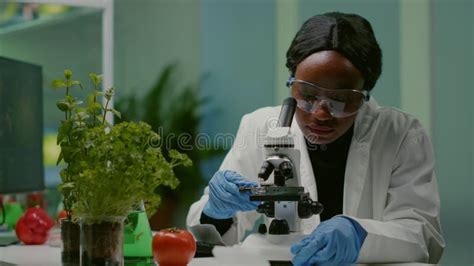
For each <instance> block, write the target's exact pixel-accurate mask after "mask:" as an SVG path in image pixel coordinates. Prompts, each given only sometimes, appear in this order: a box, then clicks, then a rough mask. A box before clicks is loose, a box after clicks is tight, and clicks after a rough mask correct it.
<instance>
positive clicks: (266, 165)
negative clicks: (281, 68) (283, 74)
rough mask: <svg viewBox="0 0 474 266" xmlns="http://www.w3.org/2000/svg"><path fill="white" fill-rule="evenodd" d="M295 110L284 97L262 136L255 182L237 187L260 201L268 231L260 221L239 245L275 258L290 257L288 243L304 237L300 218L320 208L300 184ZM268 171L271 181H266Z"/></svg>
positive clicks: (315, 212) (291, 99) (293, 102)
mask: <svg viewBox="0 0 474 266" xmlns="http://www.w3.org/2000/svg"><path fill="white" fill-rule="evenodd" d="M295 110H296V100H295V99H294V98H291V97H289V98H287V99H285V101H284V102H283V105H282V108H281V111H280V116H279V118H278V124H277V126H276V127H275V128H271V129H270V130H269V131H268V133H267V135H266V137H265V141H264V149H265V160H264V161H263V164H262V167H261V168H260V171H259V173H258V177H259V181H260V182H259V185H258V186H257V187H252V188H241V190H250V191H251V194H250V200H251V201H259V202H261V204H260V205H259V206H258V208H257V212H259V213H262V214H264V215H265V216H266V217H268V218H270V219H271V222H270V226H269V228H268V230H266V225H265V224H261V225H260V227H259V229H258V231H259V233H256V234H251V235H249V236H248V237H247V238H246V239H245V241H244V242H243V244H242V246H243V247H252V248H257V247H260V248H262V250H264V249H265V248H266V249H267V252H266V255H268V256H271V257H272V258H275V259H276V260H291V256H292V255H291V253H290V246H291V245H292V244H295V243H297V242H299V241H300V240H302V239H303V238H304V237H305V236H306V235H304V234H303V233H302V229H301V228H300V220H301V219H306V218H309V217H311V216H312V215H317V214H319V213H321V212H322V211H323V205H322V204H321V203H319V202H317V201H313V200H312V199H311V198H310V196H309V193H308V192H305V191H304V187H301V181H300V175H299V168H300V165H299V164H300V151H299V150H298V149H296V148H295V145H294V142H295V140H294V136H293V135H292V134H291V132H290V128H291V123H292V121H293V116H294V113H295ZM272 174H273V183H268V181H269V180H271V179H270V177H271V175H272ZM275 248H281V251H282V252H283V254H282V252H280V254H277V255H276V254H275V253H278V252H279V251H277V249H275ZM264 253H265V252H264ZM270 259H271V258H270Z"/></svg>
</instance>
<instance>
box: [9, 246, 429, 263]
mask: <svg viewBox="0 0 474 266" xmlns="http://www.w3.org/2000/svg"><path fill="white" fill-rule="evenodd" d="M13 265H22V266H56V265H61V249H60V248H57V247H50V246H48V245H32V246H26V245H12V246H8V247H0V266H13ZM217 265H220V266H221V265H223V264H222V263H218V261H217V260H216V259H215V258H195V259H193V260H192V261H191V263H190V264H189V266H217ZM232 265H248V264H242V263H241V264H239V262H238V261H236V262H235V263H232ZM380 265H384V266H389V265H391V266H395V265H397V266H400V265H402V266H420V265H431V264H423V263H398V264H380Z"/></svg>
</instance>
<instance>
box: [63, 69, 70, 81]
mask: <svg viewBox="0 0 474 266" xmlns="http://www.w3.org/2000/svg"><path fill="white" fill-rule="evenodd" d="M64 78H66V79H67V80H69V79H71V78H72V71H71V70H69V69H65V70H64Z"/></svg>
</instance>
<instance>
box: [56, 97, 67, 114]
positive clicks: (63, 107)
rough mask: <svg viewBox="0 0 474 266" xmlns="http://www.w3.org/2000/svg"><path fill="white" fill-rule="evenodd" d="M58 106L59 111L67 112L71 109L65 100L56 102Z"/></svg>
mask: <svg viewBox="0 0 474 266" xmlns="http://www.w3.org/2000/svg"><path fill="white" fill-rule="evenodd" d="M56 106H57V107H58V109H59V110H61V111H63V112H66V111H68V110H69V109H70V107H71V105H70V104H69V103H68V102H67V101H65V100H59V101H57V102H56Z"/></svg>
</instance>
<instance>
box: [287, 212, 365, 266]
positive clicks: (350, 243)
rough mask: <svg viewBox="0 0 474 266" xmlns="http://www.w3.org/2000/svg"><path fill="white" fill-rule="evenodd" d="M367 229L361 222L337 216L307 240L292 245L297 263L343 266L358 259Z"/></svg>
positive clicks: (296, 265) (320, 226)
mask: <svg viewBox="0 0 474 266" xmlns="http://www.w3.org/2000/svg"><path fill="white" fill-rule="evenodd" d="M366 237H367V231H365V230H364V228H362V226H360V224H359V223H358V222H356V221H355V220H353V219H350V218H348V217H344V216H336V217H334V218H332V219H329V220H327V221H324V222H322V223H321V224H319V226H318V227H316V229H315V230H314V231H313V232H312V233H311V234H310V235H309V236H308V237H306V238H305V239H303V240H301V241H300V242H299V243H297V244H294V245H293V246H291V253H293V254H295V256H294V257H293V260H292V262H293V265H295V266H300V265H314V264H316V265H343V264H352V263H355V262H356V261H357V257H359V251H360V248H361V247H362V243H364V240H365V238H366Z"/></svg>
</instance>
